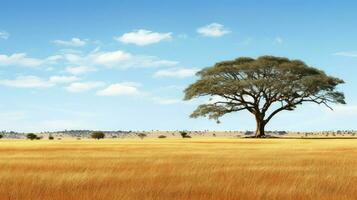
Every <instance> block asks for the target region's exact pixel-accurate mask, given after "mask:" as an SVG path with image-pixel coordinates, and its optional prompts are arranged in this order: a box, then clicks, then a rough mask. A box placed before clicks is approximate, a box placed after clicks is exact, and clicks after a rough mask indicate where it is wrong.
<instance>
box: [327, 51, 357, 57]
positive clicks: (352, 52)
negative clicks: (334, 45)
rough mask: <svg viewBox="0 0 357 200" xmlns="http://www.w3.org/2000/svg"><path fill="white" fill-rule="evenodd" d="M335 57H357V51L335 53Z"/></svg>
mask: <svg viewBox="0 0 357 200" xmlns="http://www.w3.org/2000/svg"><path fill="white" fill-rule="evenodd" d="M332 55H334V56H345V57H357V51H340V52H336V53H333V54H332Z"/></svg>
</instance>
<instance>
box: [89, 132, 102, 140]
mask: <svg viewBox="0 0 357 200" xmlns="http://www.w3.org/2000/svg"><path fill="white" fill-rule="evenodd" d="M91 137H92V138H93V139H97V140H99V139H103V138H104V137H105V134H104V133H103V132H101V131H96V132H93V133H92V134H91Z"/></svg>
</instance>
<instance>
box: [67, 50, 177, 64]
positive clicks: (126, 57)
mask: <svg viewBox="0 0 357 200" xmlns="http://www.w3.org/2000/svg"><path fill="white" fill-rule="evenodd" d="M63 57H64V59H65V61H66V62H67V63H68V64H71V65H79V66H104V67H109V68H120V69H127V68H140V67H160V66H173V65H176V64H177V63H178V62H177V61H173V60H164V59H159V58H157V57H155V56H146V55H134V54H131V53H128V52H125V51H121V50H116V51H99V50H96V51H93V52H90V53H89V54H87V55H82V54H64V55H63Z"/></svg>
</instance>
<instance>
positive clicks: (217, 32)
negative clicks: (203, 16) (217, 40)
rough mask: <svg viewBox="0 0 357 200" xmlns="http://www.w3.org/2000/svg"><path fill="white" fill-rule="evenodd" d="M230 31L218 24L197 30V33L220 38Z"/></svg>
mask: <svg viewBox="0 0 357 200" xmlns="http://www.w3.org/2000/svg"><path fill="white" fill-rule="evenodd" d="M230 32H231V31H230V30H228V29H227V28H225V27H224V25H222V24H219V23H211V24H208V25H206V26H203V27H200V28H198V29H197V33H199V34H201V35H203V36H206V37H221V36H223V35H226V34H228V33H230Z"/></svg>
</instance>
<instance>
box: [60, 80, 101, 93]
mask: <svg viewBox="0 0 357 200" xmlns="http://www.w3.org/2000/svg"><path fill="white" fill-rule="evenodd" d="M104 85H105V83H103V82H99V81H89V82H75V83H71V84H70V85H69V86H67V87H65V89H66V90H67V91H69V92H73V93H78V92H84V91H88V90H91V89H95V88H99V87H102V86H104Z"/></svg>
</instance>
